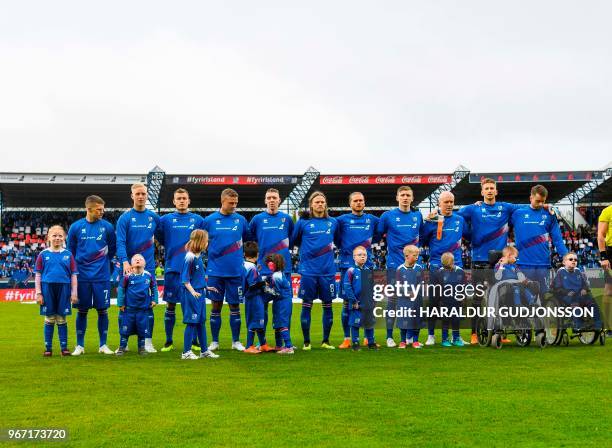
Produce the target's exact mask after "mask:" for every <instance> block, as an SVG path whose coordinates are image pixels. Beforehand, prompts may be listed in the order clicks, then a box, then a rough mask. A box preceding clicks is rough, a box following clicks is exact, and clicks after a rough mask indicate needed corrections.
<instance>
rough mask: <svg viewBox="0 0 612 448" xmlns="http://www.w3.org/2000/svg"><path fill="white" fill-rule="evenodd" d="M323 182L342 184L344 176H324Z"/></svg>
mask: <svg viewBox="0 0 612 448" xmlns="http://www.w3.org/2000/svg"><path fill="white" fill-rule="evenodd" d="M321 183H322V184H341V183H342V176H323V178H322V179H321Z"/></svg>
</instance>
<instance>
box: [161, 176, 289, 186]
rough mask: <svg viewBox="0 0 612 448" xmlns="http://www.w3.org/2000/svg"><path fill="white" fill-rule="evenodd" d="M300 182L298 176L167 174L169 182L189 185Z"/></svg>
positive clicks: (167, 181)
mask: <svg viewBox="0 0 612 448" xmlns="http://www.w3.org/2000/svg"><path fill="white" fill-rule="evenodd" d="M297 182H298V177H297V176H234V175H219V176H218V175H210V176H207V175H202V176H172V175H171V176H167V179H166V183H168V184H177V185H180V184H183V185H185V184H189V185H292V184H296V183H297Z"/></svg>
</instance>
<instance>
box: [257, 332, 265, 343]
mask: <svg viewBox="0 0 612 448" xmlns="http://www.w3.org/2000/svg"><path fill="white" fill-rule="evenodd" d="M257 338H258V339H259V345H266V332H265V331H264V330H263V329H261V330H257Z"/></svg>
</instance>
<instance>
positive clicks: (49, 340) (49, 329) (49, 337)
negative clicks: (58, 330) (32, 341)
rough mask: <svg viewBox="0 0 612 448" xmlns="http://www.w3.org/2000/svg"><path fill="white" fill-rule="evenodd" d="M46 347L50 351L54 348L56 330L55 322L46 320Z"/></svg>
mask: <svg viewBox="0 0 612 448" xmlns="http://www.w3.org/2000/svg"><path fill="white" fill-rule="evenodd" d="M44 329H45V331H44V334H45V349H46V350H47V351H48V352H50V351H51V350H52V348H53V332H54V331H55V324H52V323H49V322H45V327H44Z"/></svg>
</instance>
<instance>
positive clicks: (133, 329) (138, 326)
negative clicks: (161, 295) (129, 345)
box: [119, 310, 149, 338]
mask: <svg viewBox="0 0 612 448" xmlns="http://www.w3.org/2000/svg"><path fill="white" fill-rule="evenodd" d="M119 334H120V335H121V336H123V337H129V336H130V335H132V334H137V335H138V337H139V338H148V337H149V313H148V310H125V311H123V312H121V313H119Z"/></svg>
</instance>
